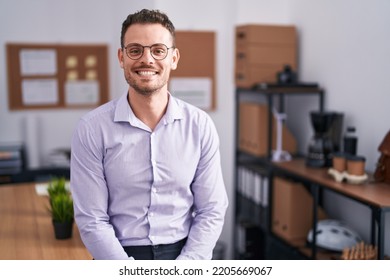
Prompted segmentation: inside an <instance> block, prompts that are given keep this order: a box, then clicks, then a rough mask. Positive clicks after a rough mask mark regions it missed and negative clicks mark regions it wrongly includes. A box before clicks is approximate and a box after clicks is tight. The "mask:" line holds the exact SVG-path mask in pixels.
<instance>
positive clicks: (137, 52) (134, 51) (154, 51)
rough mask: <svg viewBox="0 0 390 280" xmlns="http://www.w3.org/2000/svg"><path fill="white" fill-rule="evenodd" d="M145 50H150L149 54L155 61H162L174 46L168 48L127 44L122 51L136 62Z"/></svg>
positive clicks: (154, 45) (159, 45)
mask: <svg viewBox="0 0 390 280" xmlns="http://www.w3.org/2000/svg"><path fill="white" fill-rule="evenodd" d="M145 48H149V49H150V54H151V55H152V57H153V58H154V59H155V60H163V59H164V58H166V57H167V55H168V50H169V49H174V48H175V46H172V47H170V48H168V47H167V46H166V45H164V44H153V45H151V46H142V45H140V44H129V45H127V46H126V47H125V48H124V49H125V50H126V54H127V56H128V57H129V58H130V59H133V60H137V59H140V58H141V57H142V55H143V54H144V50H145Z"/></svg>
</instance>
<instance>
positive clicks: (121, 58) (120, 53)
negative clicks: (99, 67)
mask: <svg viewBox="0 0 390 280" xmlns="http://www.w3.org/2000/svg"><path fill="white" fill-rule="evenodd" d="M118 60H119V65H120V66H121V68H122V69H123V67H124V61H123V51H122V49H121V48H119V49H118Z"/></svg>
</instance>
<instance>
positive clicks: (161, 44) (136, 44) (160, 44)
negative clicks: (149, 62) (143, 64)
mask: <svg viewBox="0 0 390 280" xmlns="http://www.w3.org/2000/svg"><path fill="white" fill-rule="evenodd" d="M134 46H137V47H142V52H141V55H140V56H139V57H138V58H132V57H131V56H130V55H129V53H128V52H127V48H130V47H134ZM155 46H164V47H165V48H166V49H167V51H166V53H165V56H164V57H163V58H156V57H155V56H154V54H153V52H152V48H153V47H155ZM145 48H149V49H150V54H151V56H152V57H153V58H154V59H155V60H164V59H166V58H167V56H168V51H169V50H170V49H175V48H176V46H172V47H169V48H168V46H167V45H165V44H163V43H156V44H153V45H150V46H143V45H141V44H138V43H130V44H128V45H127V46H126V47H124V48H123V49H124V50H125V53H126V55H127V57H128V58H130V59H131V60H138V59H140V58H141V57H142V56H143V55H144V51H145Z"/></svg>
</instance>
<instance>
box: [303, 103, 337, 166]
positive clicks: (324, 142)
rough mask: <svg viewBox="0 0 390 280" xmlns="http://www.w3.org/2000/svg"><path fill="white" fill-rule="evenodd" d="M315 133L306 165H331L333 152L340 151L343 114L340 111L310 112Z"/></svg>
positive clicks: (311, 140)
mask: <svg viewBox="0 0 390 280" xmlns="http://www.w3.org/2000/svg"><path fill="white" fill-rule="evenodd" d="M310 119H311V124H312V127H313V129H314V135H313V137H312V138H311V139H310V143H309V148H308V154H307V156H306V165H307V166H312V167H329V166H331V165H332V153H334V152H338V151H340V141H341V134H342V126H343V114H342V113H338V112H320V111H313V112H310Z"/></svg>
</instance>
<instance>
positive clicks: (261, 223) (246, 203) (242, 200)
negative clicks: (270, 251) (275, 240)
mask: <svg viewBox="0 0 390 280" xmlns="http://www.w3.org/2000/svg"><path fill="white" fill-rule="evenodd" d="M236 217H237V220H238V221H240V222H247V223H250V224H252V225H254V226H257V227H260V228H262V229H263V230H267V228H268V224H269V218H268V217H269V208H268V207H263V206H261V205H258V204H256V203H255V202H254V201H252V200H251V199H249V198H246V197H244V196H243V195H241V194H240V193H238V192H237V193H236Z"/></svg>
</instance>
